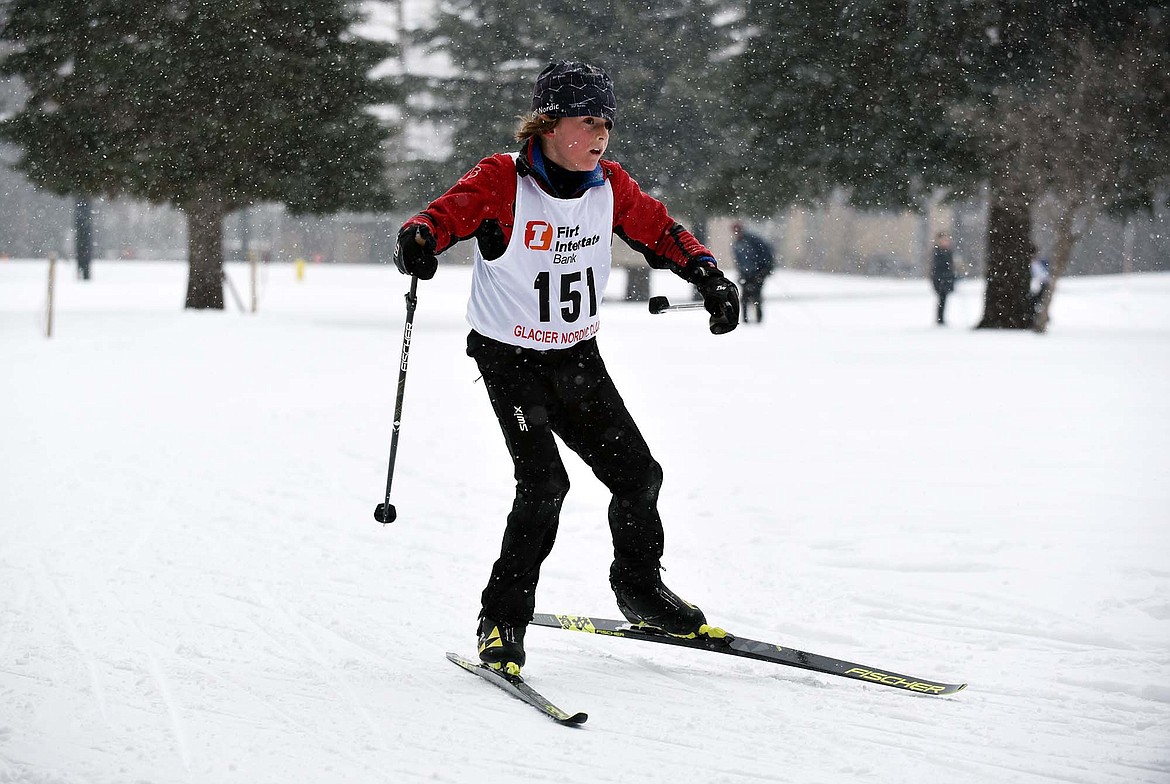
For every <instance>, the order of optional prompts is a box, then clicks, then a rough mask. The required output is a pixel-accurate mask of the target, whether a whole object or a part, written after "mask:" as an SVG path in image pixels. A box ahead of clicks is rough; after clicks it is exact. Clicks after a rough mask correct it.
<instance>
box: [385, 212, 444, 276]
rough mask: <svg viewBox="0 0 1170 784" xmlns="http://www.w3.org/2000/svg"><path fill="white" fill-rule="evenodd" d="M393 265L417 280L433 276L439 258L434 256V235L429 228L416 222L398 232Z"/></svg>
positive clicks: (437, 266)
mask: <svg viewBox="0 0 1170 784" xmlns="http://www.w3.org/2000/svg"><path fill="white" fill-rule="evenodd" d="M394 266H396V267H398V271H399V272H401V273H402V274H403V275H414V276H415V277H417V278H418V279H419V280H430V279H431V278H433V277H435V270H436V269H438V268H439V260H438V259H437V258H435V237H434V235H433V234H431V230H430V229H428V228H427V227H426V226H420V225H419V224H417V223H416V224H414V225H413V226H407V227H406V228H405V229H403V230H402V231H400V232H398V245H397V246H396V247H395V248H394Z"/></svg>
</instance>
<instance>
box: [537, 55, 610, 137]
mask: <svg viewBox="0 0 1170 784" xmlns="http://www.w3.org/2000/svg"><path fill="white" fill-rule="evenodd" d="M532 112H533V113H535V114H547V115H548V116H549V117H603V118H605V119H606V120H609V121H610V122H611V123H612V122H613V121H614V120H615V119H616V117H617V99H616V98H615V97H614V94H613V80H612V79H610V78H609V74H607V73H606V72H605V71H603V70H602V69H600V68H598V67H597V66H594V65H586V64H585V63H577V62H573V61H571V60H558V61H557V62H555V63H551V64H550V65H549V66H548V67H547V68H545V69H544V70H543V71H541V72H540V75H539V76H537V77H536V86H535V87H534V88H533V90H532Z"/></svg>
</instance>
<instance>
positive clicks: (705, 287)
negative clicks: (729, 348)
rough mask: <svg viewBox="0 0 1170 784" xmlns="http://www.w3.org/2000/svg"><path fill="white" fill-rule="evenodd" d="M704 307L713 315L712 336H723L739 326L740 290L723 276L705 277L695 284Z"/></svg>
mask: <svg viewBox="0 0 1170 784" xmlns="http://www.w3.org/2000/svg"><path fill="white" fill-rule="evenodd" d="M695 288H697V289H698V290H699V294H701V295H702V296H703V307H705V308H706V309H707V312H708V313H710V314H711V323H710V327H711V334H712V335H722V334H723V333H725V332H730V331H731V330H733V329H735V328H736V327H737V326H739V289H737V288H736V287H735V284H734V283H732V282H731V281H730V280H728V279H727V278H725V277H723V276H721V275H720V276H718V277H715V276H705V277H702V278H699V279H698V280H697V281H696V282H695Z"/></svg>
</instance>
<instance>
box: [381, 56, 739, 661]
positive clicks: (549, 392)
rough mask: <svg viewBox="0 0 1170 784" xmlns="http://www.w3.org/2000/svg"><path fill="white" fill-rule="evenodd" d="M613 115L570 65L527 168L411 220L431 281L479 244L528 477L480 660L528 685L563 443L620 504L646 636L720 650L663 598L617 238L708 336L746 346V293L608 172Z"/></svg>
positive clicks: (484, 619)
mask: <svg viewBox="0 0 1170 784" xmlns="http://www.w3.org/2000/svg"><path fill="white" fill-rule="evenodd" d="M616 113H617V101H616V99H615V97H614V92H613V82H612V81H611V80H610V78H609V76H608V75H607V74H606V73H605V71H603V70H602V69H600V68H597V67H595V66H592V65H586V64H584V63H579V62H570V61H565V60H561V61H558V62H555V63H552V64H550V65H549V66H548V67H546V68H545V69H544V70H543V71H542V72H541V73H540V75H539V76H538V77H537V80H536V85H535V88H534V90H533V96H532V107H531V112H530V113H529V114H528V115H526V116H524V117H522V118H521V125H520V128H519V130H518V131H517V132H516V139H517V141H520V142H522V145H521V148H520V151H519V153H517V154H511V155H508V154H497V155H492V156H490V157H488V158H484V159H483V160H482V161H480V162H479V163H478V164H477V165H476V166H475V167H474V168H472V169H471V171H469V172H467V174H465V175H464V176H463V177H462V178H461V179H460V180H459V182H457V183H456V184H455V185H454V187H452V188H451V189H450V190H449V191H447V192H446V193H445V194H443V195H442V196H440V197H439V198H438V199H436V200H435V201H433V202H431V204H430V205H429V206H428V207H427V208H426V209H425V210H423V211H422V212H421V213H419V214H418V215H415V216H414V217H413V218H411V219H410V220H408V221H407V222H406V223H405V224H404V225H403V227H402V229H401V231H399V233H398V246H397V249H396V252H395V263H396V265H397V267H398V269H399V270H400V271H401V272H403V273H405V274H408V275H415V276H417V277H418V278H419V279H421V280H427V279H429V278H431V277H432V276H433V275H434V274H435V269H436V267H437V264H438V262H437V259H436V258H435V256H436V254H439V253H442V252H443V251H445V250H446V249H447V248H449V247H451V246H452V245H453V244H454V243H456V242H458V241H460V240H465V239H469V238H471V237H474V238H475V240H476V248H475V260H474V267H473V271H472V279H471V296H470V299H469V301H468V305H467V321H468V323H469V324H470V325H471V333H470V334H469V335H468V338H467V354H468V355H469V356H470V357H472V358H473V359H474V360H475V361H476V364H477V365H478V366H479V370H480V373H481V374H482V377H483V382H484V387H485V388H486V389H487V393H488V399H489V400H490V401H491V405H492V408H493V409H494V411H495V414H496V418H497V419H498V420H499V423H500V428H501V430H503V433H504V441H505V443H506V444H507V447H508V452H509V453H510V454H511V457H512V462H513V464H514V466H515V477H516V497H515V501H514V502H513V506H512V511H511V513H510V514H509V515H508V521H507V526H506V528H505V530H504V539H503V545H502V547H501V550H500V556H499V559H498V560H497V561H496V562H495V565H494V566H493V567H492V572H491V577H490V579H489V580H488V584H487V587H486V588H485V589H484V591H483V595H482V597H481V606H482V610H481V612H480V616H479V625H478V637H479V657H480V659H481V660H482V661H483V662H485V663H487V664H488V665H489V666H491V667H493V668H495V669H499V670H502V671H504V672H507V673H509V674H512V675H518V674H519V673H520V668H521V667H522V666H523V664H524V631H525V629H526V628H527V625H528V623H529V622H530V621H531V620H532V613H533V609H534V607H535V592H536V584H537V580H538V579H539V576H540V566H541V563H542V562H543V561H544V559H545V557H547V556H548V554H549V552H550V551H551V549H552V546H553V541H554V539H555V538H556V533H557V525H558V522H559V516H560V510H561V503H562V501H564V498H565V494H566V493H567V492H568V489H569V478H568V475H567V474H566V472H565V467H564V464H563V463H562V462H561V457H560V454H559V452H558V449H557V445H556V443H555V441H554V440H553V434H554V433H555V434H556V435H557V436H559V437H560V439H561V440H562V441H564V443H565V445H566V446H568V447H569V448H570V449H572V450H573V451H574V452H576V453H577V454H578V455H579V456H580V457H581V459H582V460H584V461H585V463H586V464H587V465H588V466H589V467H590V468H591V469H593V472H594V474H595V475H596V476H597V477H598V479H600V480H601V481H602V482H603V483H604V484H605V486H606V487H607V488H608V489H609V490H610V491H611V492H612V493H613V499H612V501H611V502H610V505H609V526H610V531H611V533H612V536H613V547H614V560H613V563H612V565H611V567H610V573H609V579H610V585H611V587H612V588H613V591H614V594H615V595H616V597H617V604H618V608H619V609H620V610H621V612H622V614H623V615H624V616H625V617H626V618H627V619H628V620H629V621H630V622H632V623H644V624H647V625H650V626H653V627H656V628H658V629H661V630H662V631H664V632H667V633H669V634H674V635H680V636H694V635H703V634H707V635H711V636H721V635H722V634H723V632H722V630H720V629H715V628H713V627H710V626H708V625H707V622H706V618H705V616H704V615H703V612H702V610H700V609H699V608H698V607H696V606H694V605H693V604H690V603H689V602H686V601H684V600H683V599H681V598H679V597H678V596H677V595H676V594H675V593H674V592H672V591H671V590H670V589H668V588H667V587H666V586H665V585H663V584H662V579H661V577H660V576H659V568H660V567H659V560H660V559H661V557H662V553H663V530H662V520H661V518H660V517H659V515H658V508H657V502H658V491H659V488H660V487H661V485H662V469H661V467H660V466H659V464H658V463H657V461H655V460H654V458H653V456H652V455H651V454H650V448H649V447H648V446H647V444H646V441H645V440H644V439H643V437H642V434H641V433H640V432H639V430H638V427H637V425H636V424H635V423H634V420H633V419H632V417H631V416H630V413H629V411H627V409H626V406H625V403H624V402H623V401H622V398H621V395H620V394H619V393H618V391H617V389H616V387H615V386H614V383H613V381H612V379H611V378H610V376H609V374H608V373H607V372H606V369H605V364H604V363H603V362H602V359H601V354H600V353H599V352H598V347H597V341H596V338H595V335H596V334H597V331H598V327H599V323H600V322H599V305H600V303H601V298H602V294H603V293H604V292H605V286H606V281H607V280H608V278H609V271H610V264H611V258H610V246H611V243H612V239H613V237H612V235H613V234H617V235H618V236H619V237H621V238H622V239H623V240H624V241H625V242H626V243H628V244H629V245H630V246H631V247H633V248H634V249H636V250H638V251H639V252H641V253H642V254H643V255H644V256H645V257H646V260H647V261H648V262H649V264H650V265H651V266H653V267H656V268H660V269H661V268H666V269H670V270H672V271H673V272H675V273H676V274H678V275H679V276H680V277H682V278H683V279H684V280H687V281H688V282H690V283H692V284H694V285H695V286H696V287H697V288H698V290H699V292H700V293H701V294H702V296H703V302H704V305H705V307H706V309H707V311H708V312H709V313H710V314H711V317H710V329H711V332H713V333H714V334H717V335H718V334H723V333H725V332H729V331H731V330H732V329H735V327H736V324H737V323H738V318H739V293H738V290H737V289H736V287H735V284H733V283H732V282H731V281H729V280H727V279H726V278H725V277H724V276H723V273H722V272H720V270H719V269H718V267H717V266H716V263H715V259H714V257H713V256H712V255H711V251H709V250H708V249H707V248H705V247H704V246H703V245H702V244H700V243H699V241H698V240H697V239H695V237H694V236H693V235H692V234H691V233H690V232H689V231H687V230H686V229H685V228H683V227H682V226H681V225H679V224H678V223H676V222H675V221H674V219H672V218H671V217H670V216H669V215H668V214H667V211H666V208H665V207H664V206H663V205H662V204H661V203H660V202H658V201H656V200H655V199H653V198H651V197H650V196H648V195H647V194H645V193H644V192H643V191H642V190H641V189H640V188H639V187H638V185H637V183H635V182H634V180H633V179H631V177H630V175H629V174H627V173H626V172H625V170H624V169H622V167H621V166H619V165H618V164H617V163H614V162H613V161H609V160H603V159H602V155H603V154H604V153H605V148H606V146H607V145H608V144H609V134H610V130H611V129H612V127H613V123H614V120H615V118H616Z"/></svg>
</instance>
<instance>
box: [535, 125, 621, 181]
mask: <svg viewBox="0 0 1170 784" xmlns="http://www.w3.org/2000/svg"><path fill="white" fill-rule="evenodd" d="M609 129H610V122H609V120H606V119H604V118H602V117H562V118H561V119H559V120H557V124H556V127H555V128H553V129H552V130H551V131H549V132H548V133H546V134H543V135H542V136H541V137H540V140H541V150H542V151H543V152H544V154H545V156H547V157H548V158H549V159H550V160H551V161H552V162H553V163H555V164H557V165H558V166H560V167H561V168H564V169H568V170H569V171H579V172H583V171H593V170H594V169H596V168H597V162H598V161H600V160H601V156H602V154H604V153H605V148H606V147H607V146H608V145H609Z"/></svg>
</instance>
